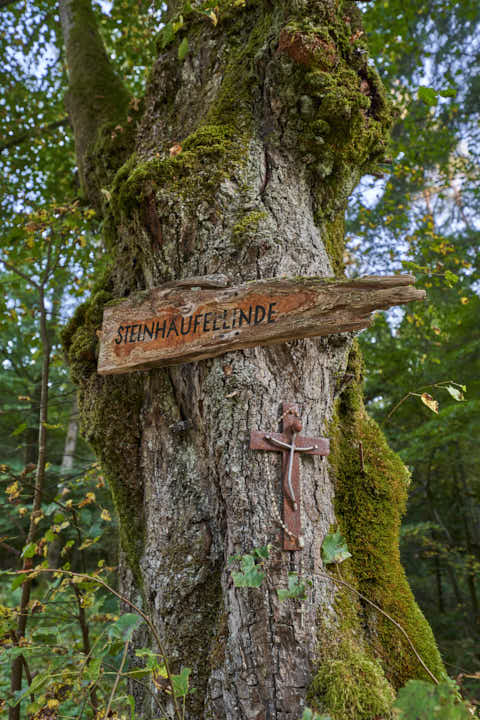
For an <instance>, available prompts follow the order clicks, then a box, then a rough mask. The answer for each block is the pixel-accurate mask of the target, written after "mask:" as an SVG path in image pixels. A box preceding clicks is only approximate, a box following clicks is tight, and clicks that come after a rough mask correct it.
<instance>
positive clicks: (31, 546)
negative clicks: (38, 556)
mask: <svg viewBox="0 0 480 720" xmlns="http://www.w3.org/2000/svg"><path fill="white" fill-rule="evenodd" d="M36 552H37V543H34V542H31V543H28V545H25V547H24V548H23V550H22V557H23V558H32V557H33V556H34V555H35V553H36Z"/></svg>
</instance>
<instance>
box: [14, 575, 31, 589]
mask: <svg viewBox="0 0 480 720" xmlns="http://www.w3.org/2000/svg"><path fill="white" fill-rule="evenodd" d="M27 579H28V576H27V574H26V573H22V574H21V575H17V576H16V577H14V578H13V580H12V584H11V585H10V590H11V591H12V592H13V591H14V590H16V589H17V588H18V587H20V585H23V583H24V582H25V581H26V580H27Z"/></svg>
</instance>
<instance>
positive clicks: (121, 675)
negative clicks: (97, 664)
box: [104, 671, 167, 715]
mask: <svg viewBox="0 0 480 720" xmlns="http://www.w3.org/2000/svg"><path fill="white" fill-rule="evenodd" d="M115 674H116V673H114V672H111V673H110V672H105V673H104V676H106V675H115ZM119 674H120V677H122V678H126V679H127V680H131V681H133V682H134V683H137V685H141V686H142V687H143V689H144V690H146V691H147V692H148V694H149V695H151V697H152V699H153V700H154V702H155V703H156V704H157V706H158V709H159V710H160V712H161V713H162V714H163V715H166V714H167V713H166V710H165V708H164V706H163V705H162V704H161V702H160V700H159V699H158V698H157V696H156V695H155V693H154V692H152V690H151V689H150V688H149V687H148V685H147V684H146V683H144V682H142V681H141V680H139V679H138V678H136V677H133V676H132V675H131V674H130V673H128V672H126V673H123V672H120V671H119Z"/></svg>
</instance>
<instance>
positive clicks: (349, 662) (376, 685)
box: [310, 640, 395, 720]
mask: <svg viewBox="0 0 480 720" xmlns="http://www.w3.org/2000/svg"><path fill="white" fill-rule="evenodd" d="M310 693H311V699H310V702H312V701H313V703H312V704H315V706H316V708H317V709H320V710H321V711H323V712H328V713H329V715H331V717H332V719H333V720H372V719H373V718H376V717H382V718H383V720H388V719H389V718H391V717H392V714H391V707H392V703H393V701H394V698H395V693H394V692H393V689H392V687H391V685H390V684H389V683H388V681H387V680H386V678H385V675H384V673H383V670H382V669H381V667H380V666H379V664H378V663H376V662H374V661H373V660H372V659H371V658H369V657H368V655H367V654H366V653H365V652H364V651H363V650H362V649H361V648H360V647H359V646H356V645H355V644H354V643H352V642H351V641H350V640H344V641H343V642H342V643H341V644H340V645H339V646H338V648H337V652H336V656H335V657H334V658H330V659H329V660H328V661H327V662H324V663H323V664H322V665H321V667H320V669H319V670H318V672H317V674H316V675H315V678H314V680H313V683H312V687H311V690H310Z"/></svg>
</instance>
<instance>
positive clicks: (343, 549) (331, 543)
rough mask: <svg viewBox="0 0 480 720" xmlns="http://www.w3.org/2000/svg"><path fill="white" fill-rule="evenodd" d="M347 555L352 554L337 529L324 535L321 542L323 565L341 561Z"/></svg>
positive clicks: (347, 556)
mask: <svg viewBox="0 0 480 720" xmlns="http://www.w3.org/2000/svg"><path fill="white" fill-rule="evenodd" d="M349 557H352V555H351V553H349V552H348V547H347V543H346V541H345V538H344V537H343V535H342V534H341V532H340V531H339V530H338V531H337V532H335V533H330V534H328V535H325V538H324V540H323V543H322V560H323V562H324V564H325V565H330V564H331V563H341V562H343V561H344V560H346V559H347V558H349Z"/></svg>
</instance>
